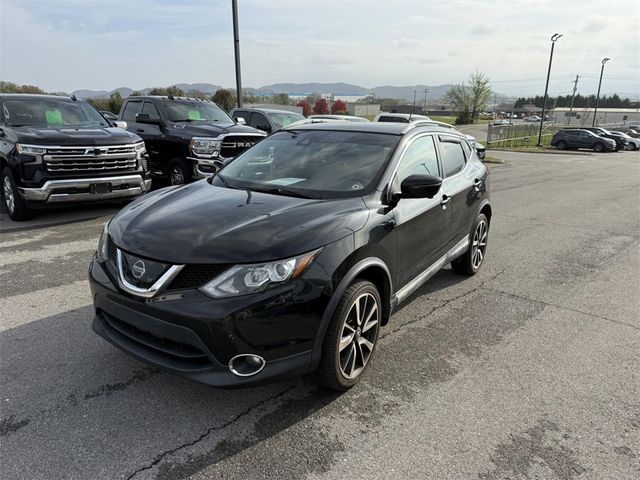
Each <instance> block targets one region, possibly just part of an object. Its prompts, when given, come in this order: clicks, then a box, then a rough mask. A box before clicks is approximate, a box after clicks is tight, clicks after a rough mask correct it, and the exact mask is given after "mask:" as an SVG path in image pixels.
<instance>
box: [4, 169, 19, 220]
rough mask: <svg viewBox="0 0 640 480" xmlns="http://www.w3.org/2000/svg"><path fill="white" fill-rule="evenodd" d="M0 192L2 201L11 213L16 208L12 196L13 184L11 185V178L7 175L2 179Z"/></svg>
mask: <svg viewBox="0 0 640 480" xmlns="http://www.w3.org/2000/svg"><path fill="white" fill-rule="evenodd" d="M2 192H3V193H4V203H5V205H6V206H7V210H8V211H9V213H13V211H14V209H15V208H16V203H15V199H14V198H13V186H12V185H11V179H10V178H9V177H7V176H5V177H4V178H3V179H2Z"/></svg>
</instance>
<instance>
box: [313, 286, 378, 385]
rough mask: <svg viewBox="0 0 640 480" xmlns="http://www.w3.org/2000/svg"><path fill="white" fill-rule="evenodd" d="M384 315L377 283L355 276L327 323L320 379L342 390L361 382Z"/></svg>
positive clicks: (318, 374) (319, 373)
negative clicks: (355, 278)
mask: <svg viewBox="0 0 640 480" xmlns="http://www.w3.org/2000/svg"><path fill="white" fill-rule="evenodd" d="M381 318H382V302H381V300H380V294H379V293H378V289H377V288H376V286H375V285H374V284H373V283H371V282H369V281H367V280H360V279H357V280H355V281H354V283H353V284H351V286H349V288H347V289H346V290H345V292H344V293H343V294H342V297H341V298H340V301H339V302H338V305H337V306H336V309H335V311H334V313H333V317H332V319H331V321H330V322H329V326H328V327H327V333H326V334H325V338H324V342H323V344H322V358H321V359H320V365H319V367H318V370H317V372H316V375H317V379H318V383H320V384H321V385H323V386H325V387H327V388H330V389H331V390H337V391H339V392H344V391H347V390H349V389H350V388H351V387H353V386H354V385H355V384H356V383H358V381H359V380H360V378H361V377H362V374H363V373H364V372H365V371H366V368H367V366H368V365H369V363H370V360H371V357H372V356H373V352H374V351H375V346H376V343H377V341H378V332H379V329H380V320H381Z"/></svg>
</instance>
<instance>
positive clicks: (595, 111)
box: [591, 58, 611, 127]
mask: <svg viewBox="0 0 640 480" xmlns="http://www.w3.org/2000/svg"><path fill="white" fill-rule="evenodd" d="M609 60H611V59H610V58H603V59H602V68H601V69H600V82H598V94H597V95H596V108H595V110H594V111H593V124H592V125H591V126H592V127H595V126H596V115H597V114H598V102H599V101H600V87H601V86H602V74H603V73H604V64H605V63H607V62H608V61H609Z"/></svg>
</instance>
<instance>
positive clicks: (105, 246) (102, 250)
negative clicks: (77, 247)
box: [96, 222, 109, 263]
mask: <svg viewBox="0 0 640 480" xmlns="http://www.w3.org/2000/svg"><path fill="white" fill-rule="evenodd" d="M96 259H97V260H98V261H99V262H100V263H105V262H106V261H107V260H109V222H107V223H105V224H104V229H102V235H100V240H99V241H98V250H97V251H96Z"/></svg>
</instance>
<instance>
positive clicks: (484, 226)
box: [451, 213, 489, 276]
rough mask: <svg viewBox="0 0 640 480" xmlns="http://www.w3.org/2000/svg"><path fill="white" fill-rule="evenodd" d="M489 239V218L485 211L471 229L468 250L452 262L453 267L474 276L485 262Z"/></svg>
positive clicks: (463, 273) (460, 272)
mask: <svg viewBox="0 0 640 480" xmlns="http://www.w3.org/2000/svg"><path fill="white" fill-rule="evenodd" d="M488 239H489V220H488V219H487V217H486V216H485V214H484V213H481V214H480V215H478V218H476V221H475V222H473V228H472V229H471V243H470V244H469V248H468V249H467V251H466V252H465V253H464V254H463V255H462V256H461V257H458V258H456V259H455V260H454V261H453V262H451V268H452V269H453V271H454V272H456V273H459V274H460V275H467V276H473V275H475V274H476V273H478V271H480V267H481V266H482V264H483V263H484V257H485V255H486V253H487V241H488Z"/></svg>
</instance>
